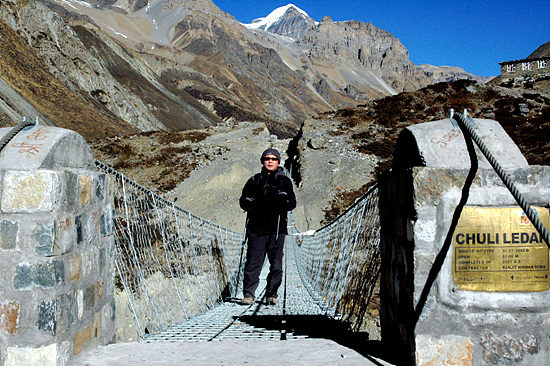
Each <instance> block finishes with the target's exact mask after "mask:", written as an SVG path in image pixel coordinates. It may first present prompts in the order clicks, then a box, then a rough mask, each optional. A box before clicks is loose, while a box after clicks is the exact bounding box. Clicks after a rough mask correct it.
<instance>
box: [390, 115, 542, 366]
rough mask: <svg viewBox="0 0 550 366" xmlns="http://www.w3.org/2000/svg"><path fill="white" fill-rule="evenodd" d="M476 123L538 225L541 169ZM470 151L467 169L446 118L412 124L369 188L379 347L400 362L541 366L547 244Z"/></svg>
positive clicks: (459, 136) (457, 133)
mask: <svg viewBox="0 0 550 366" xmlns="http://www.w3.org/2000/svg"><path fill="white" fill-rule="evenodd" d="M475 123H476V125H477V127H476V131H477V133H478V134H479V135H480V136H481V137H482V139H483V141H484V142H485V143H486V144H487V146H488V148H489V149H490V150H491V152H492V153H493V155H495V157H496V159H497V160H498V161H499V163H500V164H501V165H503V167H504V169H505V170H506V171H507V173H508V174H510V175H511V176H512V178H513V180H514V182H515V184H516V187H517V188H518V189H519V191H520V192H521V193H522V194H523V195H524V197H525V198H526V200H527V202H528V203H529V204H531V205H532V206H536V207H538V208H537V212H538V215H539V217H540V218H541V219H543V222H544V223H545V225H546V226H547V227H548V202H549V201H550V179H549V178H550V167H542V166H529V165H528V164H527V162H526V160H525V158H524V157H523V156H522V154H521V153H520V151H519V149H518V148H517V146H516V145H515V144H514V143H513V142H512V140H511V139H510V137H509V136H508V135H507V134H506V133H505V131H504V130H503V129H502V127H501V126H500V125H499V124H498V122H496V121H492V120H482V119H476V120H475ZM475 150H476V151H477V161H478V164H479V168H478V169H477V171H472V168H471V163H470V154H469V152H468V149H467V146H466V143H465V139H464V136H463V133H462V131H461V130H460V128H459V127H457V126H454V125H453V124H452V122H451V120H450V119H447V120H442V121H436V122H430V123H424V124H420V125H415V126H411V127H408V128H407V129H405V130H403V131H402V133H401V134H400V136H399V139H398V142H397V144H396V151H395V156H394V164H393V169H392V171H391V172H389V173H387V174H386V175H385V176H383V177H382V178H381V180H380V215H381V251H382V275H381V310H380V313H381V326H382V340H383V342H386V343H387V344H388V345H390V347H392V348H391V349H392V350H394V351H393V354H395V355H396V360H395V361H396V363H398V364H400V365H401V364H403V365H415V364H416V365H512V364H513V365H530V366H533V365H547V364H548V360H550V291H549V288H550V282H549V275H550V272H549V266H548V262H549V254H548V248H547V246H546V244H545V243H544V242H543V241H542V240H541V238H540V236H539V234H538V233H537V232H536V231H535V229H534V228H533V226H532V225H531V223H530V222H529V220H528V219H526V216H525V215H524V214H523V211H522V210H521V209H520V208H519V206H518V205H517V203H516V201H515V199H514V198H513V196H512V195H511V194H510V193H509V191H508V189H507V188H506V187H505V186H504V184H503V183H502V181H501V180H500V178H499V177H498V176H497V174H496V173H495V172H494V171H493V169H492V168H491V167H490V164H489V163H488V162H487V161H486V159H485V158H484V157H483V154H482V153H481V152H480V151H479V150H478V149H477V147H476V149H475ZM474 173H475V174H474ZM469 174H470V175H469ZM465 186H466V187H467V189H465V188H464V187H465ZM461 202H464V203H465V204H464V205H461V204H460V203H461ZM457 219H458V220H457Z"/></svg>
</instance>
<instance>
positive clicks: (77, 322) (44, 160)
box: [0, 126, 115, 366]
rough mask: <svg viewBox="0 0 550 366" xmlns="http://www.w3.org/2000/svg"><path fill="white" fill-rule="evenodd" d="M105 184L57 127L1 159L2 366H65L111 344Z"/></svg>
mask: <svg viewBox="0 0 550 366" xmlns="http://www.w3.org/2000/svg"><path fill="white" fill-rule="evenodd" d="M8 131H9V129H0V137H1V136H3V135H5V134H6V133H7V132H8ZM108 178H109V177H107V176H106V175H105V174H103V173H99V172H98V171H97V170H96V169H95V164H94V159H93V156H92V154H91V151H90V149H89V147H88V145H87V144H86V142H85V141H84V140H83V139H82V137H81V136H80V135H78V134H76V133H74V132H72V131H68V130H64V129H60V128H55V127H45V126H35V127H32V128H27V129H25V130H24V131H22V132H20V133H19V134H17V135H16V137H15V138H14V139H12V141H11V142H10V143H9V144H8V145H7V146H6V147H5V148H4V149H3V150H2V151H1V152H0V182H1V185H0V365H2V366H15V365H48V366H49V365H69V364H70V363H71V361H72V360H74V359H75V358H77V357H78V356H79V355H81V354H82V353H83V352H85V351H86V350H88V349H91V348H93V347H96V346H97V345H99V344H102V345H104V344H107V343H109V342H111V341H112V340H113V339H114V335H115V325H114V324H115V322H114V317H115V309H114V233H113V213H112V210H113V202H112V201H113V198H112V194H111V192H110V186H109V184H110V183H109V179H108Z"/></svg>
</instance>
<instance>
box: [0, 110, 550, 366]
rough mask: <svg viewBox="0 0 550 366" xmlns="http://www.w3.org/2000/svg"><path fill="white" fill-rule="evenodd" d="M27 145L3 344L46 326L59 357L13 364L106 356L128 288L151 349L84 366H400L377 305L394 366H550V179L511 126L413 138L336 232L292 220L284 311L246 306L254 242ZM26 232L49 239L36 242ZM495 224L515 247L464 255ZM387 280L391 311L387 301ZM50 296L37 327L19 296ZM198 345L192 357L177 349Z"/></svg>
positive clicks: (11, 220)
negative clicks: (374, 332)
mask: <svg viewBox="0 0 550 366" xmlns="http://www.w3.org/2000/svg"><path fill="white" fill-rule="evenodd" d="M20 127H21V129H23V128H25V125H22V126H20ZM18 128H19V127H18ZM17 133H18V131H17V128H16V129H13V130H12V131H10V132H9V133H7V134H6V135H5V136H4V138H2V140H0V150H1V149H2V148H3V147H5V146H6V145H7V144H8V141H10V140H11V139H12V138H14V142H12V143H11V145H10V146H9V149H8V156H10V155H9V154H10V153H11V159H4V160H5V162H4V164H5V169H6V171H7V173H4V174H5V176H4V181H5V182H4V183H5V186H6V187H5V191H4V192H3V195H2V202H1V204H2V209H3V210H4V211H6V212H7V214H6V215H5V216H4V217H5V219H4V220H3V221H2V225H4V226H3V235H6V238H7V237H8V235H11V237H13V240H14V242H13V244H12V243H11V242H8V241H7V240H4V239H3V240H4V241H3V242H2V243H1V244H2V248H1V249H2V251H0V254H2V255H3V258H5V259H4V260H5V261H6V263H9V264H10V266H6V269H5V273H6V274H5V275H4V276H3V277H5V278H7V279H8V282H9V281H10V280H11V283H10V286H5V287H4V288H6V289H7V290H9V291H10V293H9V294H8V296H9V297H10V298H11V299H12V300H11V301H10V302H8V303H0V330H2V332H4V333H6V332H7V333H8V334H9V335H15V337H12V338H10V339H12V340H13V341H14V342H18V339H19V338H21V339H27V338H29V337H25V336H24V335H25V334H26V332H27V331H29V332H32V331H33V330H34V328H37V329H38V331H39V334H40V335H41V336H44V335H45V334H47V335H48V337H50V338H51V339H52V340H53V343H51V344H50V345H49V346H48V347H49V350H50V351H49V352H50V353H48V354H44V352H43V347H42V346H39V347H34V348H26V349H24V348H21V347H20V346H19V345H18V344H17V343H14V345H13V346H10V347H7V351H8V356H7V357H6V362H7V365H15V364H18V363H17V362H18V361H17V360H18V359H20V358H21V357H31V358H29V359H32V360H38V359H46V358H47V359H48V360H50V361H48V362H50V363H51V362H55V364H64V362H65V361H63V360H62V359H61V358H60V357H66V359H67V360H68V359H71V358H70V357H73V356H78V355H79V353H80V352H81V351H82V350H83V348H84V346H85V345H86V344H88V345H93V344H97V343H98V342H102V344H106V343H107V341H108V340H109V339H108V338H107V337H108V336H109V335H113V334H114V327H113V325H114V320H115V313H114V298H113V296H112V293H114V290H115V288H113V287H116V289H117V290H118V291H122V292H123V293H124V294H125V296H126V297H127V299H128V307H129V308H130V310H131V313H132V318H133V321H134V324H135V329H136V331H137V334H138V337H139V341H140V342H139V343H134V344H131V345H130V344H128V345H115V346H117V347H115V348H113V347H111V346H109V347H105V349H101V348H100V349H99V350H97V352H99V356H98V355H97V353H96V351H92V352H91V353H90V357H91V358H90V357H88V356H86V357H84V356H82V357H80V359H79V362H81V363H80V365H82V366H83V365H87V366H92V365H93V366H101V365H111V364H115V363H116V364H117V365H118V366H123V365H132V366H137V365H140V364H143V365H153V364H157V365H168V364H171V363H173V362H178V363H180V364H185V363H184V362H183V361H182V360H181V358H182V357H184V355H185V352H191V351H189V350H190V349H191V348H193V349H194V351H193V352H195V353H194V354H193V356H192V357H191V356H185V357H187V358H186V360H187V361H188V362H189V363H188V364H193V365H200V364H204V365H209V364H213V363H214V361H216V363H218V364H220V365H221V364H242V363H252V364H265V365H277V364H288V363H295V364H303V365H318V364H326V363H330V364H365V363H367V364H375V365H388V364H387V363H385V362H384V361H381V360H379V359H375V358H373V357H372V356H373V355H382V352H381V351H382V350H383V349H382V344H381V343H376V342H374V343H373V342H372V341H371V342H367V340H368V334H366V332H364V330H365V329H368V325H369V324H368V320H369V316H368V315H369V314H371V312H372V314H376V312H377V311H378V309H380V310H381V316H380V320H381V323H382V324H381V329H382V337H385V339H386V340H385V342H384V347H386V346H388V345H390V344H391V346H392V347H395V350H397V351H398V352H396V351H394V352H393V353H394V354H392V355H391V356H393V357H389V358H386V359H392V360H400V361H403V363H402V364H411V365H412V364H449V365H450V364H461V365H462V364H476V365H477V364H485V363H484V362H493V361H494V360H496V361H497V362H500V361H499V360H504V361H503V362H508V361H507V360H513V362H515V363H517V364H530V363H529V362H531V360H532V359H534V358H536V360H543V361H544V362H545V361H546V360H547V355H548V352H547V339H548V331H547V327H545V326H544V324H545V323H544V321H545V320H544V319H548V314H549V311H548V309H547V308H546V305H544V304H547V303H548V297H549V296H550V295H549V294H550V292H549V291H548V290H549V288H550V282H549V280H548V279H549V276H550V268H549V266H548V258H550V257H549V254H548V253H549V252H548V246H547V243H548V242H550V239H549V233H548V230H547V229H546V227H547V226H548V224H549V221H550V218H549V214H548V209H547V207H548V194H549V192H550V190H549V189H548V188H547V185H545V184H541V183H540V182H547V181H548V179H547V178H548V176H550V170H549V169H548V167H537V166H529V165H528V164H527V162H526V160H525V158H524V157H523V156H522V155H521V153H520V151H519V149H518V148H517V147H516V146H515V145H514V144H513V142H512V141H511V139H510V138H509V137H508V136H507V135H506V134H505V132H504V130H503V129H502V127H501V126H500V125H499V124H498V122H496V121H491V120H476V121H474V120H472V119H471V118H469V117H467V116H463V115H461V114H457V116H456V117H453V118H451V119H447V120H442V121H436V122H433V123H426V124H423V125H417V126H412V127H409V128H408V129H407V130H405V131H404V133H402V134H401V135H400V140H399V141H398V144H397V146H396V153H395V157H394V168H396V169H395V171H392V172H389V173H388V174H387V175H385V176H384V177H383V179H381V181H380V183H379V184H380V185H378V184H374V185H373V186H372V187H371V188H370V189H368V191H367V192H366V193H365V194H364V195H363V196H362V197H360V198H359V199H357V200H356V202H355V203H354V204H353V205H351V206H350V207H349V208H348V209H346V210H345V211H344V212H343V213H342V214H341V215H340V216H338V217H337V218H336V219H335V220H334V221H333V222H331V223H330V224H328V225H326V226H324V227H322V228H320V229H318V230H315V231H310V232H300V231H299V230H298V228H297V227H296V226H295V225H294V222H295V220H294V218H293V215H292V213H290V217H289V223H290V226H289V227H288V231H289V235H287V237H286V242H285V255H284V278H283V283H282V286H281V288H280V292H279V301H278V302H277V304H276V305H270V304H267V303H266V302H265V299H264V296H265V294H264V293H263V291H261V292H260V293H259V296H258V297H257V300H256V301H255V303H253V304H251V305H246V306H245V305H241V304H240V303H239V301H238V300H239V299H240V297H241V293H242V288H241V286H242V272H243V267H244V258H246V249H247V248H246V245H245V244H246V242H245V237H244V235H245V234H244V233H241V232H236V231H233V230H230V229H227V228H224V227H221V226H220V225H217V224H215V223H213V222H211V221H208V220H205V219H204V218H201V217H199V216H197V215H194V214H193V213H191V212H189V211H187V210H185V209H183V208H182V207H179V206H177V205H176V204H175V203H174V202H171V201H168V200H166V199H165V198H163V197H161V196H159V195H157V194H155V193H154V192H152V191H151V190H149V189H147V188H146V187H143V186H141V185H139V184H138V183H136V182H134V181H132V180H131V179H129V178H128V177H126V176H125V175H124V174H122V173H120V172H118V171H116V170H114V169H112V168H110V167H109V166H107V165H105V164H103V163H102V162H100V161H95V168H97V170H99V172H97V170H95V169H94V159H93V157H92V156H91V153H90V152H89V150H87V149H86V148H85V146H84V145H85V143H84V142H83V139H82V138H81V137H78V138H77V137H76V136H74V135H75V134H74V133H69V132H67V131H61V130H54V129H53V128H52V129H49V128H40V127H37V128H30V129H27V130H26V131H25V132H24V133H23V134H21V135H18V136H16V135H17ZM480 136H483V139H481V138H480ZM459 137H460V138H459ZM462 137H464V138H462ZM35 140H36V141H39V142H34V141H35ZM29 141H32V142H29ZM464 141H465V142H466V143H465V144H464ZM484 141H488V142H489V144H490V145H491V147H492V149H491V150H494V151H496V156H497V157H498V158H500V161H504V162H505V165H504V166H501V165H500V164H499V161H498V159H496V158H495V155H493V153H492V152H491V151H489V149H488V148H487V145H486V144H485V142H484ZM473 142H475V143H476V144H477V146H478V148H479V149H478V150H477V151H476V149H475V148H474V145H473ZM47 146H49V148H50V149H51V151H53V152H51V153H50V150H48V149H47V148H46V147H47ZM67 146H72V147H73V148H74V147H76V150H78V151H80V153H79V154H80V155H78V157H79V159H73V160H69V159H67V160H63V159H62V162H61V163H62V164H66V169H67V170H64V171H62V172H61V173H57V172H56V171H54V170H52V169H57V168H59V164H60V163H59V162H57V161H56V160H55V158H58V157H60V156H61V157H62V156H64V155H62V153H61V151H64V150H63V149H66V148H67ZM56 149H57V150H56ZM479 151H481V152H482V153H483V155H484V157H485V159H483V157H481V156H478V155H477V154H478V152H479ZM457 156H459V157H464V158H466V159H456V157H457ZM27 157H30V158H31V159H32V160H24V159H26V158H27ZM36 157H37V158H36ZM81 160H84V161H85V163H81ZM468 160H469V161H468ZM22 161H24V162H27V161H30V162H32V163H33V164H34V165H32V166H30V168H31V169H29V172H27V171H23V172H21V170H20V165H21V162H22ZM465 161H466V162H465ZM453 164H454V165H453ZM33 167H34V168H33ZM10 169H11V170H10ZM33 169H34V170H33ZM70 169H73V170H70ZM83 169H89V170H83ZM107 175H108V176H110V179H105V178H106V176H107ZM106 182H108V184H107V185H106ZM457 187H462V191H460V190H459V189H457ZM63 190H65V191H66V193H64V194H63V195H61V193H60V192H62V191H63ZM22 196H25V197H24V198H28V200H27V201H23V200H22V199H21V198H22ZM37 197H38V198H39V199H37ZM22 202H23V203H22ZM528 202H531V203H533V204H535V205H536V206H535V207H532V206H531V205H530V204H529V203H528ZM518 204H519V207H518ZM495 213H496V214H495ZM495 215H497V216H498V217H499V220H494V219H493V217H494V216H495ZM37 219H38V222H39V224H38V225H35V224H34V221H36V220H37ZM50 221H53V223H54V225H52V226H48V225H49V224H44V223H49V222H50ZM543 221H544V222H543ZM19 225H27V226H30V227H31V228H34V229H33V230H35V233H34V234H30V235H28V236H27V237H25V240H26V241H25V242H22V243H21V244H18V243H19V239H18V230H19ZM32 225H34V226H32ZM476 225H477V226H476ZM478 226H479V228H481V230H486V231H484V232H483V233H482V234H483V235H486V236H482V235H481V234H476V235H477V236H475V237H476V238H485V237H489V235H490V234H491V235H494V236H492V237H493V238H495V237H496V238H498V237H499V234H500V235H501V238H502V239H503V241H502V242H499V241H498V239H497V240H496V241H491V242H489V240H487V241H485V239H483V240H481V239H478V241H479V242H478V243H475V242H474V243H472V240H473V239H472V240H470V241H464V240H463V239H460V240H455V242H456V243H455V244H456V245H453V234H454V233H455V230H456V231H457V233H458V234H457V235H459V236H460V235H462V236H460V238H466V237H469V238H474V234H472V233H477V232H476V231H472V230H478V229H479V228H478ZM457 237H458V236H457ZM507 238H508V239H507ZM520 239H521V240H520ZM28 242H29V243H30V245H28ZM474 244H475V246H473V247H472V245H474ZM21 248H23V249H30V250H28V251H27V254H22V253H20V252H21ZM476 253H484V254H483V255H478V254H476ZM511 253H516V254H513V255H514V256H513V257H511ZM29 257H30V258H31V260H32V262H30V261H29ZM511 258H512V259H511ZM113 259H114V261H113ZM510 263H511V264H514V263H515V264H516V266H515V267H514V266H512V265H510ZM478 264H483V267H479V266H477V265H478ZM96 265H97V266H96ZM113 265H114V267H115V280H114V281H112V273H113ZM489 265H490V266H489ZM93 266H96V267H97V270H96V271H94V269H93V268H92V267H93ZM264 267H265V270H267V266H264ZM265 277H266V274H265V273H263V274H262V276H261V279H262V280H264V281H265ZM379 279H380V297H381V298H382V302H381V306H380V305H379V304H378V303H377V302H376V301H377V300H378V299H376V296H374V295H375V292H377V291H376V290H375V288H376V286H377V284H378V280H379ZM264 286H265V283H264V284H262V283H260V287H259V288H260V289H261V288H263V287H264ZM34 288H39V291H36V292H37V293H38V292H40V293H44V294H47V295H48V297H45V298H39V299H36V300H33V303H32V304H31V305H30V306H29V307H28V308H29V309H30V311H31V313H32V311H35V312H36V315H33V316H36V317H35V318H33V317H28V318H29V319H26V318H24V317H21V316H20V315H19V312H20V309H21V307H22V306H23V304H24V302H23V300H20V299H25V300H28V296H27V293H28V291H29V290H33V289H34ZM59 291H61V292H59ZM105 291H107V292H108V293H109V294H110V295H109V296H106V292H105ZM375 300H376V301H375ZM526 310H527V311H526ZM25 311H26V310H25ZM487 314H493V315H494V316H487ZM512 318H513V319H514V326H513V327H510V321H509V319H512ZM442 319H445V321H442ZM20 324H24V326H20ZM20 328H21V329H20ZM384 331H385V334H384ZM19 333H21V335H22V336H21V337H19V338H18V336H19ZM2 334H3V333H0V335H2ZM2 339H5V337H4V338H2ZM320 340H331V341H335V342H337V343H338V344H339V345H340V346H342V345H343V346H346V347H348V348H345V347H343V348H334V347H335V346H334V344H328V343H323V342H322V341H321V343H320ZM269 341H271V342H269ZM283 341H284V344H285V345H284V346H280V345H281V344H283ZM39 343H41V342H39ZM182 344H187V345H192V346H190V347H189V348H182V347H180V348H177V349H176V348H174V345H182ZM214 344H215V345H216V348H214V347H213V345H214ZM258 344H262V347H259V348H258ZM67 345H70V346H71V347H72V355H73V356H71V354H70V352H68V346H67ZM274 345H279V346H274ZM545 347H546V348H545ZM248 348H253V349H254V350H256V352H253V350H251V349H248ZM109 349H110V350H112V351H111V353H110V354H109ZM330 349H332V350H333V351H335V352H332V354H330V353H326V352H325V351H327V350H330ZM548 349H550V348H548ZM52 350H53V351H52ZM105 350H107V353H103V356H102V352H103V351H105ZM137 350H139V351H137ZM159 350H160V351H159ZM283 350H285V352H286V353H285V352H283ZM350 350H354V351H356V353H348V352H351V351H350ZM287 351H288V352H287ZM28 352H34V353H33V355H32V356H26V354H28ZM56 352H57V353H56ZM113 352H114V354H115V355H114V356H113ZM216 352H218V353H216ZM144 353H146V354H144ZM335 354H336V355H337V356H339V357H341V358H342V359H339V358H338V357H336V359H334V358H333V357H334V355H335ZM58 355H59V356H58ZM136 355H137V357H138V358H139V360H138V359H136V357H135V356H136ZM243 355H245V356H243ZM274 356H277V357H274ZM384 356H386V357H387V356H388V354H387V353H386V354H384ZM97 357H99V358H101V357H103V360H106V361H105V362H104V363H101V362H102V361H99V358H97ZM113 357H115V358H113ZM235 357H237V358H235ZM238 357H247V358H248V359H246V360H242V359H239V358H238ZM266 357H267V359H266ZM285 357H286V358H285ZM176 358H177V360H175V359H176ZM54 360H55V361H54ZM201 360H202V361H201ZM297 360H299V362H297ZM0 361H1V360H0ZM187 361H186V362H187ZM33 362H34V361H33ZM201 362H202V363H201ZM348 362H349V363H348ZM537 362H538V361H537ZM493 363H494V362H493ZM400 364H401V363H400ZM531 364H539V363H531Z"/></svg>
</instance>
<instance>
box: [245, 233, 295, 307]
mask: <svg viewBox="0 0 550 366" xmlns="http://www.w3.org/2000/svg"><path fill="white" fill-rule="evenodd" d="M285 236H286V235H285V234H279V237H278V238H277V236H276V234H270V235H257V234H253V233H248V247H247V252H246V263H245V265H244V279H243V295H244V297H251V298H255V294H256V289H257V288H258V284H259V283H260V273H261V272H262V267H263V264H264V261H265V256H266V255H267V258H268V260H269V274H268V275H267V286H266V297H277V290H278V289H279V287H280V286H281V281H282V280H283V249H284V243H285Z"/></svg>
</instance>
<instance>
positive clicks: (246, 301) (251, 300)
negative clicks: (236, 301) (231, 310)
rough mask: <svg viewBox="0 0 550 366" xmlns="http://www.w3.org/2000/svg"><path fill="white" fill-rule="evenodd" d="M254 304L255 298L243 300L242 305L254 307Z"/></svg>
mask: <svg viewBox="0 0 550 366" xmlns="http://www.w3.org/2000/svg"><path fill="white" fill-rule="evenodd" d="M252 304H254V298H252V297H245V298H243V299H242V300H241V305H252Z"/></svg>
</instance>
